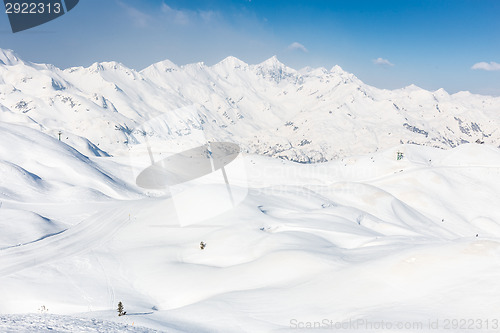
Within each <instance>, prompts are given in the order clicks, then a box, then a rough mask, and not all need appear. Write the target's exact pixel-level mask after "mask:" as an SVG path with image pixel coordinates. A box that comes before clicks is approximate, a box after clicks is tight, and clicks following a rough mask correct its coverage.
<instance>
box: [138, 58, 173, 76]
mask: <svg viewBox="0 0 500 333" xmlns="http://www.w3.org/2000/svg"><path fill="white" fill-rule="evenodd" d="M177 70H179V66H177V65H176V64H174V63H173V62H172V61H170V60H168V59H165V60H162V61H159V62H157V63H154V64H152V65H151V66H148V67H146V68H144V69H143V70H141V71H140V73H143V72H144V73H146V72H152V71H158V72H173V71H177Z"/></svg>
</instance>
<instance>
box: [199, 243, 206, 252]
mask: <svg viewBox="0 0 500 333" xmlns="http://www.w3.org/2000/svg"><path fill="white" fill-rule="evenodd" d="M205 246H207V243H205V242H200V249H202V250H204V249H205Z"/></svg>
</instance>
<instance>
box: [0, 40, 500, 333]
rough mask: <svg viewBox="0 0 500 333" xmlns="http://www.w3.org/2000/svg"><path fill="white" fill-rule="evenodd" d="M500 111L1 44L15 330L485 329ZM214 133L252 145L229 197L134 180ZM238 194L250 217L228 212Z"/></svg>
mask: <svg viewBox="0 0 500 333" xmlns="http://www.w3.org/2000/svg"><path fill="white" fill-rule="evenodd" d="M499 106H500V99H499V98H493V97H487V96H478V95H471V94H469V93H466V92H462V93H458V94H454V95H449V94H447V93H446V92H445V91H443V90H438V91H436V92H428V91H425V90H422V89H420V88H418V87H415V86H410V87H406V88H404V89H400V90H394V91H387V90H379V89H376V88H374V87H369V86H367V85H365V84H363V83H362V82H361V81H360V80H359V79H357V78H356V77H355V76H354V75H352V74H349V73H346V72H344V71H343V70H342V69H341V68H340V67H338V66H336V67H334V68H332V69H331V70H326V69H324V68H319V69H303V70H300V71H296V70H294V69H291V68H289V67H287V66H285V65H284V64H282V63H280V62H279V61H278V60H277V59H276V58H275V57H273V58H271V59H269V60H267V61H265V62H263V63H261V64H258V65H248V64H245V63H244V62H242V61H240V60H238V59H236V58H234V57H229V58H227V59H225V60H223V61H222V62H220V63H218V64H216V65H214V66H211V67H208V66H205V65H204V64H201V63H199V64H190V65H186V66H177V65H175V64H173V63H171V62H169V61H163V62H160V63H157V64H154V65H152V66H150V67H148V68H146V69H144V70H143V71H141V72H137V71H134V70H132V69H128V68H126V67H125V66H123V65H121V64H118V63H114V62H109V63H100V64H94V65H92V66H91V67H89V68H81V67H80V68H70V69H66V70H60V69H58V68H55V67H54V66H51V65H41V64H33V63H28V62H25V61H23V60H21V59H20V58H19V57H17V56H16V55H15V54H14V53H13V52H11V51H5V50H3V51H0V134H1V139H0V228H1V229H0V230H1V232H0V331H2V332H3V331H6V332H30V331H58V332H67V331H82V332H86V331H88V332H99V331H106V332H127V331H130V332H149V331H153V330H156V331H161V332H202V333H203V332H228V333H229V332H231V333H233V332H288V331H297V328H302V327H307V326H318V325H320V326H321V327H323V328H326V329H330V330H334V329H335V328H334V327H332V326H328V325H331V323H334V324H335V323H337V322H338V323H352V322H355V323H357V324H358V325H359V326H357V327H353V326H348V328H347V329H345V331H351V332H359V331H360V330H366V331H370V329H368V328H366V327H367V323H372V325H373V323H378V324H380V322H381V321H384V322H386V323H387V322H389V323H392V324H394V325H395V326H397V324H402V323H403V324H404V323H410V324H412V323H420V324H421V325H422V326H421V327H422V329H420V328H418V327H417V328H414V329H413V330H414V331H426V328H429V327H427V326H428V325H429V322H430V321H431V322H433V323H435V322H436V321H437V324H438V329H436V328H434V327H433V328H432V331H439V330H441V331H443V330H445V329H446V326H445V320H446V319H467V320H469V319H474V324H475V325H477V323H478V321H477V320H481V322H480V323H481V325H482V326H480V327H477V326H475V329H474V331H487V328H488V327H486V323H489V324H491V325H493V324H494V321H495V320H498V319H499V318H498V313H497V312H498V311H497V309H498V308H499V306H500V298H499V297H498V292H497V289H498V288H497V286H498V281H499V279H500V264H499V261H498V257H499V255H500V210H499V209H498V202H500V150H499V149H498V146H499V144H500V140H499V133H498V125H499V123H498V121H499V120H498V119H499V117H498V112H499ZM59 131H61V132H62V133H61V140H59ZM213 139H216V140H224V141H230V142H236V143H238V144H239V145H241V146H242V148H243V149H244V150H245V151H247V152H250V153H248V154H243V155H241V156H239V157H238V158H237V159H236V160H235V161H237V163H236V162H234V163H235V164H231V165H227V166H226V167H225V169H224V173H225V174H226V176H228V184H226V182H225V180H224V176H223V173H222V171H221V170H218V171H216V172H213V173H212V174H210V175H207V176H203V177H200V178H197V179H194V180H191V181H189V182H186V183H182V184H180V185H178V186H172V187H171V188H170V189H168V190H148V189H143V188H140V187H138V186H137V185H136V177H137V175H138V172H140V171H142V170H144V168H146V167H148V166H149V165H150V163H151V160H150V156H152V157H153V159H154V160H155V161H156V162H158V161H163V159H164V158H165V156H170V155H169V154H170V153H174V152H179V151H182V150H183V149H185V148H193V147H195V146H198V145H201V144H204V143H205V142H206V141H207V140H213ZM477 139H480V140H481V141H484V142H485V144H475V143H467V142H474V141H476V140H477ZM413 142H414V143H418V144H419V145H415V144H411V143H413ZM402 143H403V144H402ZM409 143H410V144H409ZM148 147H149V148H150V150H151V154H149V153H148V151H147V149H146V148H148ZM439 148H450V149H445V150H443V149H439ZM398 152H400V153H403V154H404V158H403V159H402V160H397V159H396V156H397V153H398ZM212 153H213V152H212ZM255 153H257V154H255ZM266 155H267V156H266ZM272 157H281V159H277V158H272ZM287 159H289V160H294V161H301V162H320V161H323V162H325V163H294V162H291V161H287ZM326 160H328V161H326ZM232 163H233V162H232ZM177 167H178V168H181V167H179V166H177ZM186 169H189V168H186ZM190 170H191V169H189V170H180V171H186V172H188V171H190ZM228 188H229V189H230V190H231V191H232V192H231V193H232V195H233V194H234V197H232V198H233V199H234V198H236V195H237V194H238V195H239V197H238V200H237V201H234V202H235V203H236V205H235V207H228V206H227V205H226V206H224V205H223V204H222V203H221V204H220V205H219V204H218V203H219V201H221V202H222V201H224V200H223V199H224V197H225V196H227V193H228ZM181 199H182V200H181ZM226 201H227V200H226ZM180 202H181V203H182V204H179V203H180ZM214 203H215V204H214ZM212 205H213V206H217V207H215V208H221V207H222V209H220V210H212V208H213V207H211V206H212ZM214 211H215V212H216V214H215V213H214ZM186 212H187V213H189V214H185V213H186ZM186 216H187V217H186ZM202 241H203V242H205V243H206V248H205V249H203V250H201V249H200V242H202ZM119 301H122V302H123V304H124V306H125V310H126V311H127V315H126V316H121V317H118V316H117V313H116V307H117V304H118V302H119ZM46 312H48V313H46ZM329 323H330V324H329ZM362 323H364V325H362ZM489 328H490V329H491V326H490V327H489ZM300 331H301V332H308V331H312V332H316V331H317V328H316V329H311V330H308V329H300ZM378 331H380V330H378ZM390 331H394V332H408V331H409V330H408V329H391V330H390Z"/></svg>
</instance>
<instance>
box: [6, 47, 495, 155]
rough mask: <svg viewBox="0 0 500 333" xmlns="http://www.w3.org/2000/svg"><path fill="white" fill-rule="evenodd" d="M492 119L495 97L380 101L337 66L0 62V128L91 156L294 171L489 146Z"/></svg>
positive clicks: (408, 91)
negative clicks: (279, 163)
mask: <svg viewBox="0 0 500 333" xmlns="http://www.w3.org/2000/svg"><path fill="white" fill-rule="evenodd" d="M499 112H500V98H498V97H497V98H493V97H488V96H479V95H472V94H470V93H468V92H461V93H457V94H453V95H449V94H448V93H447V92H446V91H444V90H442V89H440V90H437V91H435V92H430V91H426V90H423V89H420V88H418V87H415V86H409V87H406V88H403V89H399V90H393V91H388V90H380V89H376V88H374V87H370V86H368V85H366V84H364V83H363V82H361V81H360V80H359V79H357V78H356V77H355V76H354V75H353V74H350V73H347V72H345V71H343V70H342V69H341V68H340V67H339V66H335V67H333V68H332V69H331V70H326V69H324V68H318V69H310V68H309V69H303V70H300V71H297V70H294V69H292V68H289V67H287V66H286V65H284V64H282V63H280V62H279V61H278V59H277V58H276V57H273V58H270V59H268V60H266V61H264V62H263V63H261V64H258V65H248V64H246V63H244V62H242V61H240V60H239V59H237V58H234V57H228V58H226V59H224V60H223V61H221V62H220V63H218V64H216V65H214V66H206V65H204V64H203V63H197V64H189V65H185V66H177V65H175V64H173V63H172V62H170V61H168V60H165V61H162V62H159V63H156V64H153V65H152V66H150V67H148V68H146V69H144V70H142V71H140V72H137V71H135V70H133V69H129V68H127V67H125V66H124V65H122V64H119V63H116V62H106V63H95V64H93V65H92V66H90V67H88V68H83V67H77V68H69V69H65V70H60V69H58V68H56V67H54V66H52V65H42V64H33V63H29V62H25V61H23V60H21V59H19V57H18V56H16V55H15V54H14V53H13V52H12V51H8V50H2V51H0V121H5V122H10V123H17V124H23V125H25V126H30V127H32V128H35V129H38V130H41V131H42V132H45V133H47V134H49V135H51V136H52V137H58V132H59V131H63V133H62V139H63V140H64V141H65V142H66V143H68V144H70V145H71V146H73V147H75V148H76V149H77V150H79V151H80V152H82V153H86V154H93V155H98V156H99V155H103V154H105V153H109V154H119V153H120V152H122V151H126V150H128V149H129V148H130V147H131V146H133V145H135V144H137V143H144V142H145V140H146V139H148V140H149V141H158V142H167V144H168V143H171V144H173V142H177V141H178V140H183V141H185V142H187V143H186V144H187V145H188V146H189V145H190V144H191V145H193V144H194V143H195V142H196V143H197V142H199V141H200V137H203V138H205V140H211V139H214V138H215V139H217V140H222V141H232V142H236V143H238V144H241V145H242V147H243V148H244V149H245V150H246V151H248V152H250V153H259V154H264V155H269V156H274V157H281V158H285V159H290V160H294V161H301V162H317V161H326V160H331V159H334V158H337V157H344V156H349V155H352V154H362V153H369V152H375V151H377V150H378V149H385V148H389V147H392V146H394V145H397V144H400V143H417V144H423V145H427V146H434V147H440V148H449V147H455V146H457V145H459V144H462V143H466V142H475V141H476V140H478V139H479V140H481V141H484V142H486V143H488V144H491V145H494V146H499V145H500V133H499V132H498V127H499V125H500V124H499V123H498V119H500V117H499V116H498V115H499ZM158 117H160V119H161V121H156V122H155V121H154V120H155V119H158ZM152 120H153V124H152V123H151V121H152ZM145 123H147V124H146V125H145V126H143V124H145ZM189 142H190V144H189Z"/></svg>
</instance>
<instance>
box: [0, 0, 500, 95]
mask: <svg viewBox="0 0 500 333" xmlns="http://www.w3.org/2000/svg"><path fill="white" fill-rule="evenodd" d="M0 48H10V49H13V50H15V51H16V52H17V53H18V54H19V55H20V56H21V57H22V58H24V59H26V60H30V61H35V62H46V63H52V64H54V65H56V66H58V67H62V68H66V67H69V66H76V65H84V66H88V65H90V64H91V63H93V62H95V61H109V60H116V61H119V62H122V63H124V64H125V65H127V66H128V67H131V68H135V69H142V68H144V67H146V66H148V65H150V64H152V63H154V62H156V61H160V60H164V59H170V60H172V61H173V62H175V63H177V64H186V63H191V62H198V61H203V62H205V63H207V64H209V65H211V64H214V63H216V62H218V61H220V60H222V59H223V58H225V57H226V56H229V55H232V56H236V57H238V58H240V59H242V60H243V61H245V62H247V63H259V62H261V61H263V60H265V59H267V58H269V57H271V56H273V55H277V56H278V58H279V59H280V60H281V61H282V62H284V63H285V64H287V65H288V66H290V67H293V68H296V69H299V68H301V67H304V66H312V67H319V66H324V67H326V68H331V67H332V66H333V65H335V64H338V65H340V66H341V67H342V68H344V69H345V70H347V71H349V72H352V73H354V74H355V75H356V76H358V77H359V78H360V79H361V80H363V81H364V82H366V83H368V84H371V85H374V86H376V87H379V88H390V89H393V88H400V87H403V86H406V85H409V84H412V83H413V84H416V85H418V86H421V87H423V88H425V89H430V90H435V89H438V88H445V89H446V90H447V91H449V92H451V93H454V92H457V91H460V90H470V91H472V92H475V93H482V94H490V95H497V96H500V1H498V0H469V1H464V0H419V1H417V0H398V1H396V0H387V1H377V0H371V1H369V0H342V1H335V0H332V1H315V0H309V1H297V0H287V1H272V0H251V1H249V0H227V1H215V0H164V1H162V0H80V4H79V5H78V6H77V7H75V9H73V10H72V11H71V12H69V13H68V14H66V15H64V16H63V17H61V18H59V19H56V20H54V21H52V22H49V23H47V24H45V25H43V26H40V27H37V28H34V29H31V30H27V31H24V32H19V33H16V34H12V33H11V32H10V27H9V25H8V20H7V16H6V15H5V14H3V15H0Z"/></svg>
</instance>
